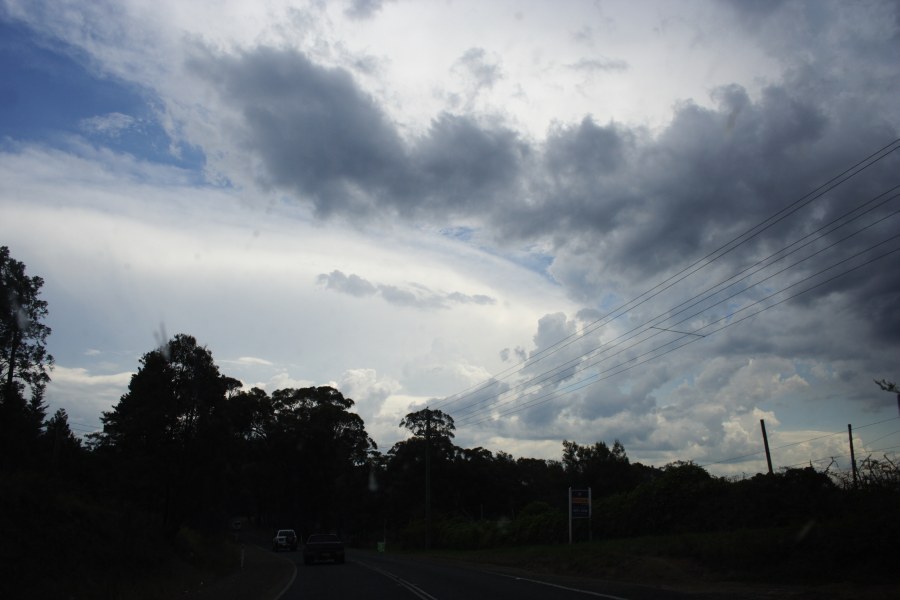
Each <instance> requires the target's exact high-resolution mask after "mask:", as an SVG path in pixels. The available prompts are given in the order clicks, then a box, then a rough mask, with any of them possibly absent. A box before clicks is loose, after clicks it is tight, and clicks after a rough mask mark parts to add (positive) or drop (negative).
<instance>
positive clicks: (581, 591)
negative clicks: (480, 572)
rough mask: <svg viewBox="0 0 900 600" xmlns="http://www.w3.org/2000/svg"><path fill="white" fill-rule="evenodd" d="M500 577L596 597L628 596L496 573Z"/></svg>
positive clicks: (614, 598) (617, 598)
mask: <svg viewBox="0 0 900 600" xmlns="http://www.w3.org/2000/svg"><path fill="white" fill-rule="evenodd" d="M497 575H499V576H500V577H506V578H507V579H515V580H516V581H527V582H528V583H536V584H538V585H546V586H547V587H552V588H557V589H560V590H566V591H567V592H575V593H578V594H584V595H585V596H595V597H597V598H607V600H628V598H623V597H622V596H612V595H610V594H601V593H600V592H592V591H590V590H581V589H578V588H573V587H566V586H564V585H559V584H556V583H550V582H548V581H541V580H539V579H528V578H527V577H516V576H514V575H505V574H503V573H497Z"/></svg>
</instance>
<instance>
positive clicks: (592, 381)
mask: <svg viewBox="0 0 900 600" xmlns="http://www.w3.org/2000/svg"><path fill="white" fill-rule="evenodd" d="M898 238H900V234H898V235H896V236H893V237H892V238H889V239H888V240H884V241H882V242H879V243H878V244H875V245H874V246H870V247H869V248H866V249H865V250H863V251H861V252H858V253H857V254H855V255H853V256H851V257H848V258H846V259H843V260H841V261H839V262H837V263H834V264H833V265H830V266H829V267H826V268H825V269H822V270H820V271H818V272H816V273H813V274H812V275H809V276H807V277H805V278H803V279H801V280H799V281H797V282H794V283H793V284H791V285H789V286H787V287H785V288H782V289H780V290H778V291H776V292H773V293H771V294H769V295H768V296H765V297H763V298H760V299H759V300H756V301H755V302H752V303H750V304H748V305H746V306H744V307H742V308H740V309H739V310H737V311H734V312H732V313H730V314H727V315H725V316H723V317H721V318H719V319H717V320H715V321H712V322H710V323H707V324H706V325H704V326H703V327H700V328H699V329H696V330H695V331H694V332H693V333H697V332H700V331H702V330H704V329H706V328H707V327H710V326H713V325H716V324H718V323H721V322H722V321H726V320H729V319H731V318H732V317H734V316H736V315H738V314H739V313H741V312H744V311H746V310H747V309H750V308H752V307H754V306H756V305H758V304H760V303H762V302H765V301H767V300H770V299H772V298H773V297H775V296H778V295H779V294H782V293H783V292H785V291H787V290H789V289H791V288H793V287H796V286H797V285H799V284H802V283H804V282H806V281H809V280H810V279H813V278H815V277H817V276H819V275H822V274H823V273H825V272H826V271H829V270H831V269H833V268H835V267H837V266H839V265H841V264H844V263H846V262H848V261H850V260H853V259H855V258H858V257H859V256H862V255H863V254H866V253H868V252H870V251H871V250H873V249H875V248H877V247H878V246H881V245H883V244H885V243H887V242H889V241H892V240H894V239H898ZM898 251H900V247H898V248H894V249H893V250H889V251H887V252H884V253H882V254H881V255H879V256H876V257H874V258H871V259H869V260H867V261H865V262H864V263H862V264H859V265H856V266H854V267H851V268H849V269H847V270H845V271H843V272H841V273H839V274H837V275H834V276H832V277H829V278H828V279H825V280H823V281H820V282H819V283H816V284H815V285H812V286H810V287H808V288H805V289H803V290H801V291H799V292H797V293H795V294H793V295H791V296H788V297H786V298H783V299H781V300H778V301H777V302H774V303H773V304H771V305H768V306H765V307H763V308H762V309H760V310H758V311H756V312H754V313H752V314H750V315H746V316H744V317H741V318H740V319H738V320H736V321H728V322H727V323H725V324H724V325H722V326H721V327H718V328H716V329H713V330H711V331H709V332H707V333H706V334H705V335H707V336H710V335H712V334H714V333H718V332H719V331H722V330H723V329H726V328H728V327H731V326H733V325H737V324H738V323H741V322H743V321H745V320H747V319H749V318H752V317H755V316H756V315H759V314H760V313H762V312H765V311H766V310H769V309H771V308H774V307H776V306H779V305H781V304H783V303H784V302H787V301H788V300H792V299H794V298H796V297H798V296H800V295H802V294H805V293H807V292H809V291H812V290H814V289H817V288H819V287H822V286H823V285H826V284H828V283H831V282H832V281H834V280H835V279H838V278H840V277H843V276H844V275H847V274H848V273H851V272H853V271H856V270H858V269H860V268H862V267H865V266H868V265H870V264H872V263H873V262H876V261H877V260H881V259H882V258H885V257H887V256H889V255H891V254H893V253H895V252H898ZM705 310H706V309H704V311H705ZM700 312H701V313H702V312H703V311H700ZM697 314H700V313H696V314H695V315H692V316H691V317H686V318H685V319H683V320H682V321H679V322H678V323H682V322H684V321H686V320H688V319H690V318H693V317H694V316H697ZM678 323H676V324H678ZM657 335H659V333H657V334H652V335H651V336H650V337H648V338H646V339H644V340H641V341H639V342H637V343H635V344H633V345H632V346H629V347H627V348H625V350H629V349H631V348H633V347H635V346H637V345H639V344H641V343H643V342H644V341H647V340H648V339H651V338H653V337H656V336H657ZM684 337H688V336H687V335H683V336H682V337H681V338H676V339H675V340H672V341H670V342H667V343H665V344H662V345H660V346H657V347H655V348H653V349H651V350H649V351H647V352H644V353H643V354H640V355H638V356H636V357H633V358H631V359H629V360H627V361H625V362H623V363H619V364H618V365H615V366H614V367H611V368H610V369H607V370H606V371H602V372H601V373H599V374H595V375H592V376H591V377H588V378H586V379H584V380H582V381H581V382H577V383H576V384H573V385H572V386H569V387H567V388H564V389H563V390H562V391H560V390H556V391H551V392H550V393H548V394H545V395H543V396H540V397H538V398H537V399H536V400H532V401H529V402H527V403H525V404H524V405H522V406H520V407H517V408H514V409H510V410H508V411H505V412H502V413H500V414H499V415H496V416H488V417H485V418H481V419H479V420H469V421H465V420H463V421H462V424H479V423H483V422H485V421H488V420H495V419H496V418H498V417H500V416H508V415H510V414H513V413H516V412H520V411H521V410H524V409H526V408H532V407H534V406H537V405H539V404H543V403H545V402H548V401H549V400H550V399H552V396H555V395H562V394H565V393H568V392H572V391H575V390H577V389H581V388H583V387H587V386H588V385H593V384H595V383H599V382H600V381H603V380H606V379H608V378H609V377H612V376H613V375H618V374H620V373H623V372H625V371H628V370H631V369H633V368H635V367H637V366H639V365H642V364H645V363H647V362H649V361H650V360H654V359H657V358H660V357H661V356H664V355H666V354H669V353H670V352H673V351H674V350H677V349H680V348H683V347H684V346H686V345H688V344H691V343H694V342H696V341H698V339H699V338H696V337H694V338H692V339H689V340H688V341H687V342H685V343H683V344H681V345H679V346H676V347H674V348H669V349H668V350H665V351H664V352H662V353H660V354H657V355H653V356H650V357H649V358H646V359H644V360H641V361H639V362H637V363H635V364H632V365H630V366H627V367H624V365H626V364H628V363H629V362H633V361H635V360H637V359H639V358H643V357H646V356H648V355H651V354H653V353H654V352H656V351H657V350H660V349H662V348H665V347H666V346H669V345H671V344H673V343H675V342H677V341H679V340H681V339H683V338H684ZM625 350H621V351H619V352H617V353H616V354H614V355H613V356H617V355H618V354H621V353H622V352H624V351H625ZM607 358H610V357H607ZM604 360H606V359H604ZM593 364H596V363H593ZM591 366H593V365H591ZM618 367H624V368H622V369H621V370H619V371H613V369H616V368H618ZM603 374H606V375H605V376H604V377H598V375H603ZM516 399H518V398H514V399H513V400H511V401H507V402H505V403H498V404H497V406H502V405H504V404H509V403H510V402H513V401H515V400H516ZM489 408H490V406H489V407H486V408H483V409H479V411H476V412H475V413H473V414H477V413H479V412H484V411H485V410H488V409H489ZM471 417H472V415H470V419H471Z"/></svg>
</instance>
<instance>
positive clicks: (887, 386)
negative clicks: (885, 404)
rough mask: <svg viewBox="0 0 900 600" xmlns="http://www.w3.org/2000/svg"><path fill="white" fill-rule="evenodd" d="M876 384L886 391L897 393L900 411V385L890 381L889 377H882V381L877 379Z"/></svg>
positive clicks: (899, 409) (899, 410)
mask: <svg viewBox="0 0 900 600" xmlns="http://www.w3.org/2000/svg"><path fill="white" fill-rule="evenodd" d="M875 384H876V385H878V387H880V388H881V390H882V391H884V392H890V393H892V394H897V411H898V412H900V387H897V384H896V383H894V382H893V381H888V380H887V379H882V380H881V381H879V380H877V379H876V380H875Z"/></svg>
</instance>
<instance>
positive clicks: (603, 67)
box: [569, 58, 628, 73]
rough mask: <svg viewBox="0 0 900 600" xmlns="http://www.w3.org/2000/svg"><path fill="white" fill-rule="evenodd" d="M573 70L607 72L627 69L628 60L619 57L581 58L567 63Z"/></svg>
mask: <svg viewBox="0 0 900 600" xmlns="http://www.w3.org/2000/svg"><path fill="white" fill-rule="evenodd" d="M569 68H570V69H572V70H573V71H584V72H587V73H608V72H615V71H627V70H628V62H626V61H624V60H622V59H620V58H582V59H581V60H579V61H578V62H575V63H572V64H570V65H569Z"/></svg>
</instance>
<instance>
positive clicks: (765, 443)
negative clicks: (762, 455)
mask: <svg viewBox="0 0 900 600" xmlns="http://www.w3.org/2000/svg"><path fill="white" fill-rule="evenodd" d="M759 426H760V427H761V428H762V435H763V446H765V448H766V464H768V465H769V475H771V474H772V455H771V454H770V453H769V436H767V435H766V421H765V419H760V420H759Z"/></svg>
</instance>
